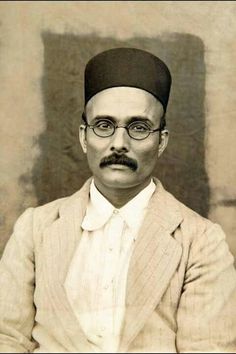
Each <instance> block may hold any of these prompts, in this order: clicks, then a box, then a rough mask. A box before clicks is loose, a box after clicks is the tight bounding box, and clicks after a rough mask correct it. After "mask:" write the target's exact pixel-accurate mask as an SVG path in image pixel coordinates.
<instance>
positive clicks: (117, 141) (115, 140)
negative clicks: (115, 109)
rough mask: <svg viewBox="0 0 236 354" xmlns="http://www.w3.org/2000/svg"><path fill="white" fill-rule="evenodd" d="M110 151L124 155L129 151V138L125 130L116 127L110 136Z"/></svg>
mask: <svg viewBox="0 0 236 354" xmlns="http://www.w3.org/2000/svg"><path fill="white" fill-rule="evenodd" d="M111 151H113V152H114V151H115V152H118V153H124V152H128V151H129V136H128V133H127V131H126V129H125V128H123V127H118V128H116V130H115V133H114V134H113V136H112V142H111Z"/></svg>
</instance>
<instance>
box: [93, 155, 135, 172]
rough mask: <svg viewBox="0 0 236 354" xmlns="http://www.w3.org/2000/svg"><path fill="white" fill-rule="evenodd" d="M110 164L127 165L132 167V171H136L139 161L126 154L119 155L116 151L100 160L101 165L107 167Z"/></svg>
mask: <svg viewBox="0 0 236 354" xmlns="http://www.w3.org/2000/svg"><path fill="white" fill-rule="evenodd" d="M109 165H125V166H128V167H130V168H131V170H132V171H136V170H137V168H138V163H137V161H136V160H134V159H131V158H129V157H127V156H126V155H118V154H116V153H114V154H111V155H110V156H106V157H104V158H103V159H102V160H101V162H100V165H99V166H100V167H101V168H103V167H106V166H109Z"/></svg>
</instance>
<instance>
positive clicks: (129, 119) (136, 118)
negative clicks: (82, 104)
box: [91, 115, 154, 126]
mask: <svg viewBox="0 0 236 354" xmlns="http://www.w3.org/2000/svg"><path fill="white" fill-rule="evenodd" d="M102 119H107V120H110V121H112V122H113V123H117V122H116V119H115V118H114V117H113V116H109V115H97V116H95V117H94V118H93V119H92V121H91V123H96V122H97V121H99V120H102ZM136 121H141V122H145V123H148V124H150V125H151V126H154V123H153V122H152V121H151V120H150V119H149V118H147V117H145V116H132V117H127V122H126V124H131V123H133V122H136Z"/></svg>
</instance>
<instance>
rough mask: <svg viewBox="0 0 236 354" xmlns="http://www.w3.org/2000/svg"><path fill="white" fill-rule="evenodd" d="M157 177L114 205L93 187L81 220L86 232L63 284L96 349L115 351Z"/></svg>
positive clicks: (83, 233) (85, 331) (97, 350)
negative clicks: (136, 251) (128, 284)
mask: <svg viewBox="0 0 236 354" xmlns="http://www.w3.org/2000/svg"><path fill="white" fill-rule="evenodd" d="M155 188H156V186H155V184H154V182H153V181H151V182H150V184H149V185H148V186H147V187H146V188H144V189H143V190H142V191H141V192H140V193H139V194H138V195H137V196H135V197H134V198H133V199H132V200H130V201H129V202H128V203H127V204H125V205H124V206H123V207H122V208H120V209H116V208H115V207H114V206H113V205H112V204H111V203H109V201H108V200H107V199H106V198H104V197H103V195H102V194H101V193H100V192H99V191H98V190H97V188H96V187H95V184H94V181H92V183H91V187H90V200H89V203H88V207H87V210H86V215H85V217H84V220H83V222H82V225H81V226H82V229H83V232H82V237H81V241H80V243H79V245H78V248H77V250H76V252H75V255H74V257H73V260H72V262H71V265H70V268H69V271H68V274H67V277H66V281H65V289H66V292H67V296H68V299H69V301H70V303H71V306H72V308H73V310H74V312H75V314H76V316H77V318H78V320H79V322H80V325H81V327H82V329H83V331H84V333H85V335H86V336H87V338H88V339H89V341H90V342H91V343H93V346H94V350H95V351H96V352H113V353H114V352H117V350H118V346H119V340H120V334H121V328H122V324H123V320H124V314H125V294H126V280H127V273H128V267H129V261H130V258H131V254H132V251H133V246H134V242H135V240H136V238H137V234H138V231H139V228H140V225H141V223H142V221H143V218H144V215H145V212H146V208H147V205H148V202H149V200H150V198H151V195H152V194H153V192H154V190H155Z"/></svg>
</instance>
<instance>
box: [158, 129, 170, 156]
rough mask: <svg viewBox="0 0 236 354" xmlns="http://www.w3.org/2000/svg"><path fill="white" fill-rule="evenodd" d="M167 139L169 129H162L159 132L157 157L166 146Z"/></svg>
mask: <svg viewBox="0 0 236 354" xmlns="http://www.w3.org/2000/svg"><path fill="white" fill-rule="evenodd" d="M168 141H169V131H168V130H167V129H163V130H162V131H161V133H160V142H159V148H158V157H160V156H161V154H162V153H163V152H164V150H165V148H166V147H167V144H168Z"/></svg>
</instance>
